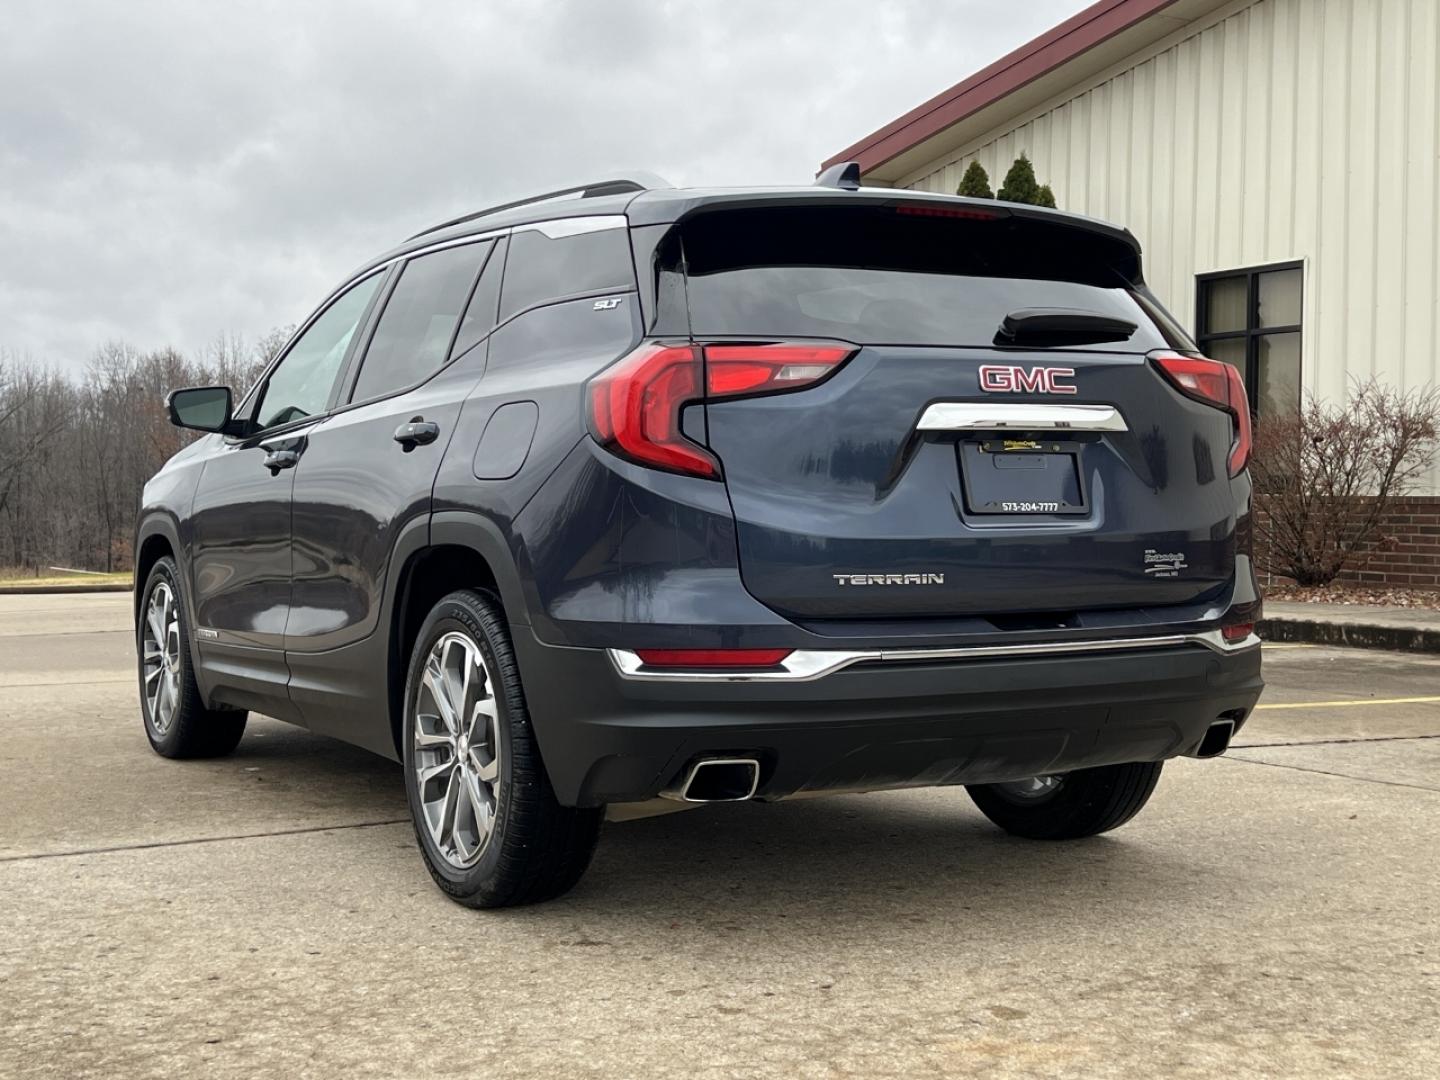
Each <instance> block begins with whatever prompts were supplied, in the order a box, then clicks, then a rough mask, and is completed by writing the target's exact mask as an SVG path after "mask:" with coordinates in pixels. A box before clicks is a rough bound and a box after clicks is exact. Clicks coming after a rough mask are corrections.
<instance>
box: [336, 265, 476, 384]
mask: <svg viewBox="0 0 1440 1080" xmlns="http://www.w3.org/2000/svg"><path fill="white" fill-rule="evenodd" d="M490 246H491V245H490V244H488V243H480V244H462V245H460V246H458V247H452V248H442V249H441V250H439V251H434V252H431V253H430V254H429V255H420V256H418V257H416V258H413V259H411V260H410V261H409V262H407V263H406V264H405V265H404V267H403V268H401V271H400V278H399V280H398V281H396V282H395V287H394V288H393V289H391V290H390V297H389V299H387V300H386V301H385V310H384V312H382V313H381V315H380V321H379V322H378V323H377V324H376V325H375V333H374V335H373V336H372V337H371V338H370V345H369V347H368V348H366V350H365V359H364V362H363V363H362V364H361V367H360V378H359V379H358V380H357V382H356V383H355V392H354V394H352V395H351V400H352V401H369V400H371V399H372V398H378V397H384V396H385V395H386V394H390V393H393V392H394V391H396V390H403V389H405V388H406V387H410V386H414V385H415V384H416V383H418V382H421V381H422V380H424V379H426V378H428V377H429V376H430V375H433V374H434V373H435V372H437V371H439V370H440V369H441V368H442V367H444V366H445V359H446V357H447V356H448V355H449V352H450V339H451V338H452V337H453V336H454V334H455V325H456V324H457V323H458V322H459V321H460V314H461V312H463V311H464V310H465V302H466V301H467V300H469V299H470V291H471V289H472V288H473V287H474V285H475V278H476V276H477V275H478V274H479V273H480V266H481V264H482V263H483V262H484V261H485V256H486V255H488V254H489V253H490Z"/></svg>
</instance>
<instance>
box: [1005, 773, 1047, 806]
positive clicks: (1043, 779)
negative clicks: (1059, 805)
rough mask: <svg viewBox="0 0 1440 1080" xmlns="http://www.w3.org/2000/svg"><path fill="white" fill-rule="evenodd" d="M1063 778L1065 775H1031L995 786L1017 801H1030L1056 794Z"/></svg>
mask: <svg viewBox="0 0 1440 1080" xmlns="http://www.w3.org/2000/svg"><path fill="white" fill-rule="evenodd" d="M1063 779H1064V777H1061V776H1030V777H1026V778H1025V779H1024V780H1013V781H1010V782H1009V783H1004V784H996V785H994V787H995V790H996V791H998V792H1000V793H1001V794H1002V795H1004V796H1006V797H1007V798H1010V799H1014V800H1015V801H1016V802H1029V801H1031V800H1036V799H1044V798H1048V797H1049V796H1050V795H1052V794H1054V792H1055V791H1056V790H1057V789H1059V787H1060V784H1061V781H1062V780H1063Z"/></svg>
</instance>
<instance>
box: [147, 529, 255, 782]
mask: <svg viewBox="0 0 1440 1080" xmlns="http://www.w3.org/2000/svg"><path fill="white" fill-rule="evenodd" d="M141 596H142V600H141V602H140V605H139V608H138V614H137V616H136V619H135V652H136V658H137V664H138V668H139V677H140V715H141V718H142V719H143V720H144V722H145V737H146V738H147V739H149V740H150V748H151V749H152V750H154V751H155V752H156V753H157V754H159V755H160V756H161V757H167V758H207V757H223V756H224V755H225V754H228V753H230V752H231V751H232V750H234V749H235V747H236V746H237V745H239V743H240V736H242V735H243V734H245V721H246V719H247V717H248V715H249V714H248V713H245V712H238V711H236V710H233V709H210V708H206V706H205V700H204V698H203V697H201V695H200V687H199V686H198V685H197V684H196V682H195V669H194V667H193V665H192V664H191V660H190V655H191V654H190V617H189V615H188V614H187V611H188V608H187V606H186V599H185V591H184V586H183V585H182V584H181V580H180V571H179V570H178V569H177V567H176V566H175V560H173V559H171V558H170V557H169V556H166V557H164V558H162V559H160V560H159V561H158V562H157V563H156V564H155V565H154V566H153V567H152V568H151V570H150V576H149V577H147V578H146V579H145V591H144V592H143V593H142V594H141Z"/></svg>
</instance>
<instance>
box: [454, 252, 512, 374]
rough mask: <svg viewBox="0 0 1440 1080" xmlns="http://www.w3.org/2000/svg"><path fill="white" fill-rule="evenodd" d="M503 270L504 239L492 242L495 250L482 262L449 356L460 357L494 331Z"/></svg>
mask: <svg viewBox="0 0 1440 1080" xmlns="http://www.w3.org/2000/svg"><path fill="white" fill-rule="evenodd" d="M504 270H505V238H504V237H501V238H500V239H499V240H497V241H495V250H494V251H492V252H491V253H490V257H489V258H488V259H487V260H485V269H484V270H482V271H480V280H479V282H477V283H476V285H475V291H474V292H473V293H471V295H470V304H469V306H467V307H466V308H465V318H463V319H462V320H460V332H459V333H458V334H456V335H455V345H454V347H453V348H452V349H451V350H450V355H451V356H461V355H463V354H465V353H467V352H469V351H470V350H471V349H473V348H474V347H475V346H476V345H478V344H480V342H481V341H483V340H484V339H485V335H486V334H488V333H490V331H491V330H493V329H495V314H496V308H497V307H499V304H500V275H501V274H502V273H504Z"/></svg>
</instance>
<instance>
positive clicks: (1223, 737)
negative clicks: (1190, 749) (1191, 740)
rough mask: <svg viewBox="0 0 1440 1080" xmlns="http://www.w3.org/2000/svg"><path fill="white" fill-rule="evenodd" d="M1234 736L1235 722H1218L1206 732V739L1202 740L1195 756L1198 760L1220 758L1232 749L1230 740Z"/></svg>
mask: <svg viewBox="0 0 1440 1080" xmlns="http://www.w3.org/2000/svg"><path fill="white" fill-rule="evenodd" d="M1234 735H1235V721H1234V720H1216V721H1215V722H1214V723H1213V724H1211V725H1210V726H1209V727H1208V728H1207V729H1206V730H1205V737H1204V738H1203V739H1201V740H1200V745H1199V747H1197V748H1196V750H1195V756H1196V757H1197V758H1212V757H1219V756H1220V755H1221V754H1223V753H1225V751H1226V750H1229V749H1230V740H1231V739H1232V738H1233V737H1234Z"/></svg>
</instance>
